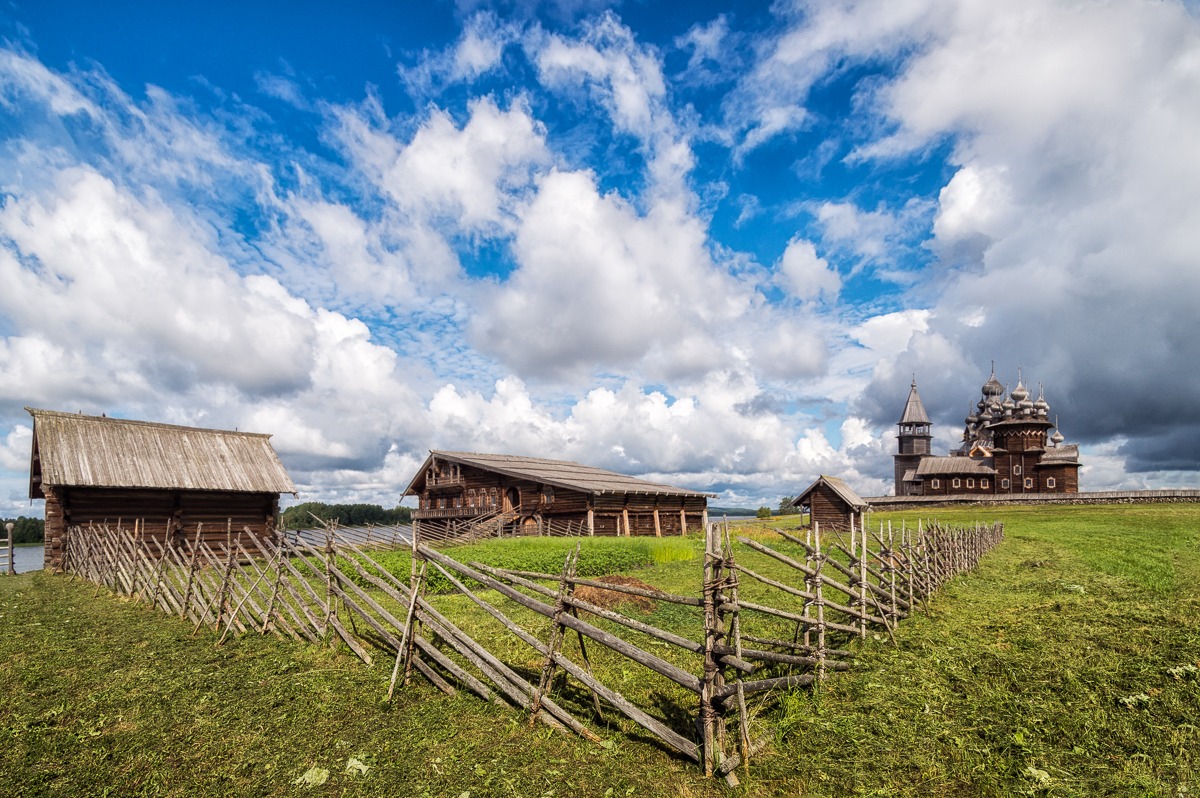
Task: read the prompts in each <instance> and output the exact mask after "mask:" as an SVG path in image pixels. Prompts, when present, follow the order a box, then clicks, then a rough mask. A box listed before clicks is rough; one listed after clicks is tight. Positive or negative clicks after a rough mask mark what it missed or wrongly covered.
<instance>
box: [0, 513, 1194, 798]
mask: <svg viewBox="0 0 1200 798" xmlns="http://www.w3.org/2000/svg"><path fill="white" fill-rule="evenodd" d="M920 515H921V516H923V517H932V515H933V514H931V513H922V514H920ZM936 517H937V518H939V519H940V520H943V521H957V522H963V523H969V522H971V521H975V520H979V521H985V522H991V521H993V520H1003V521H1004V522H1005V524H1006V530H1007V534H1006V540H1005V542H1004V543H1003V544H1002V545H1001V546H1000V547H998V548H997V549H996V550H994V551H992V552H991V553H989V554H988V555H987V556H986V557H985V558H984V561H983V563H982V565H981V567H980V568H979V569H978V570H977V571H976V572H974V573H972V574H969V575H966V576H962V577H959V578H958V579H956V580H955V581H954V582H952V583H951V584H950V585H948V586H947V588H946V589H945V590H944V591H943V592H942V593H941V594H940V595H939V596H937V597H936V599H935V600H934V601H932V602H931V603H930V613H929V615H925V614H924V613H920V614H917V615H915V616H914V617H913V618H910V619H908V620H905V621H903V622H902V623H901V624H900V626H899V628H898V631H897V638H898V642H899V648H894V647H893V646H892V645H891V642H890V640H888V638H887V636H886V634H885V635H883V637H882V639H878V638H876V637H875V636H872V637H869V638H868V640H867V641H866V644H865V645H862V646H859V645H858V644H857V643H856V644H854V650H855V668H854V669H853V670H852V671H850V672H847V673H840V674H836V675H833V676H832V677H831V678H830V679H829V681H828V682H826V684H825V685H824V687H823V689H822V690H821V691H819V692H812V691H805V690H797V691H795V692H792V693H788V694H777V695H774V696H772V697H770V698H769V699H766V700H759V699H756V700H755V701H754V702H752V711H753V712H754V713H755V715H756V726H758V727H762V728H765V727H767V726H771V727H774V728H775V729H776V735H775V742H774V745H773V746H771V747H770V748H769V749H768V750H766V751H764V752H763V753H762V754H761V755H759V756H758V757H756V758H755V759H754V760H753V762H752V764H751V767H750V771H749V773H748V774H746V773H745V771H739V775H740V776H741V779H742V786H741V787H740V788H738V789H737V790H736V791H731V790H729V789H728V788H727V787H725V785H724V784H723V783H721V782H716V781H710V780H706V779H705V778H704V777H703V776H702V775H701V774H700V771H699V769H698V768H697V767H695V766H694V765H692V764H691V763H690V762H688V761H687V760H685V759H683V758H682V757H680V756H678V755H673V754H671V753H670V752H669V751H667V750H666V749H664V748H662V747H660V746H657V745H655V744H654V743H653V742H652V741H651V740H650V739H649V738H648V737H647V736H646V735H644V734H642V733H640V732H639V731H638V730H637V729H635V728H631V727H630V726H629V724H627V723H625V722H623V721H622V720H621V719H620V718H619V716H617V715H616V713H615V712H612V711H610V710H607V708H606V712H605V714H604V717H603V718H602V719H596V718H594V717H591V716H590V714H589V713H588V711H587V705H588V702H587V698H586V695H584V694H582V693H581V692H580V691H579V690H578V689H576V688H577V686H576V685H574V684H573V683H572V684H571V685H569V686H568V687H567V688H566V689H565V690H563V689H561V688H560V689H559V691H558V692H557V693H556V698H561V701H560V703H563V704H564V705H566V706H569V707H571V708H572V709H573V710H574V711H575V712H576V714H577V716H578V717H581V719H584V720H585V722H587V723H588V724H589V725H590V726H591V727H592V728H593V729H594V730H595V731H596V732H597V733H598V734H599V735H600V736H601V737H602V738H603V740H604V743H603V744H602V745H600V746H597V745H593V744H591V743H587V742H585V741H583V740H581V739H578V738H576V737H574V736H566V735H562V734H557V733H554V732H551V731H550V730H548V729H546V728H545V727H542V726H538V727H534V728H530V727H529V724H528V721H527V718H526V717H525V716H523V715H521V714H519V713H517V712H515V711H513V710H511V709H508V708H506V707H504V706H499V705H495V704H488V703H485V702H483V701H482V700H480V699H478V698H477V697H475V696H473V695H471V694H469V693H467V692H465V691H460V692H459V694H458V695H457V696H454V697H447V696H444V695H442V694H441V693H440V692H438V691H437V690H436V689H435V688H433V687H432V686H431V685H429V684H427V683H426V682H424V681H423V680H422V679H421V678H420V677H417V679H416V680H415V681H414V684H413V685H412V686H410V687H408V688H404V689H399V690H398V691H397V693H396V698H395V700H394V701H393V702H392V703H390V704H389V703H386V702H385V701H383V697H384V694H385V692H386V687H387V678H388V675H389V672H390V666H391V662H390V659H389V658H387V657H386V656H381V657H379V658H378V659H377V661H376V663H375V664H373V665H372V666H370V667H367V666H365V665H363V664H362V663H361V662H360V661H359V660H358V659H356V658H354V657H353V656H352V655H351V654H349V652H347V651H346V650H345V649H344V648H340V649H338V650H331V649H329V648H325V647H318V646H312V645H305V644H300V643H295V642H290V641H278V640H276V639H274V638H273V637H270V636H268V637H265V638H264V637H259V636H257V635H253V636H247V637H243V638H241V639H230V640H227V641H226V642H225V644H224V645H222V646H221V647H216V646H215V645H214V643H215V641H216V635H214V634H213V633H212V632H210V631H208V630H207V629H202V630H200V631H199V632H198V633H197V634H196V635H195V636H192V627H191V624H184V623H183V622H181V621H179V620H178V619H172V618H168V617H165V616H163V615H162V614H161V613H159V612H157V611H154V610H151V609H149V608H147V607H145V606H144V605H142V606H136V605H134V603H133V602H131V601H129V600H127V599H120V598H115V597H112V596H109V595H108V594H107V593H106V592H105V591H103V590H101V591H99V595H98V596H96V595H95V594H96V593H97V590H96V587H95V586H94V585H91V584H89V583H84V582H81V581H79V580H74V581H72V580H71V579H70V578H68V577H63V576H49V575H46V574H43V573H40V572H39V573H34V574H26V575H21V576H19V577H7V578H0V795H13V796H25V795H47V796H58V795H63V796H91V795H96V796H102V795H112V796H143V795H145V796H150V795H181V796H182V795H187V796H193V795H214V796H215V795H262V796H277V795H302V796H309V795H313V796H316V795H331V796H332V795H338V796H341V795H345V796H393V795H395V796H399V795H414V796H422V795H430V796H451V797H452V798H461V796H463V795H464V794H469V795H470V796H476V797H478V796H492V795H496V796H539V797H540V798H551V796H608V797H609V798H612V797H613V796H709V795H724V794H729V793H731V792H736V793H737V794H745V795H789V796H790V795H830V796H835V795H913V796H916V795H921V796H924V795H934V796H958V795H963V796H968V795H989V796H990V795H995V796H1008V795H1045V796H1068V795H1080V796H1083V795H1136V796H1173V797H1174V796H1191V795H1196V794H1200V678H1198V677H1200V505H1186V504H1185V505H1167V504H1163V505H1128V506H1097V507H1005V508H973V509H971V510H964V511H947V510H939V511H937V512H936ZM917 518H918V514H917V513H890V514H878V513H877V514H875V515H874V516H873V519H872V520H873V522H874V523H875V524H878V523H879V522H880V521H882V522H884V523H887V522H889V521H890V522H891V523H892V524H893V526H897V525H899V524H901V523H907V524H913V523H916V520H917ZM775 523H778V524H779V525H785V524H786V525H789V526H790V525H794V524H795V523H796V521H795V519H794V518H789V519H785V520H783V521H779V522H775ZM770 525H771V522H768V524H766V525H761V524H755V525H749V526H745V527H739V529H740V530H746V531H747V532H748V534H749V536H751V537H754V538H755V539H757V540H760V541H762V542H765V543H768V544H769V545H772V546H775V547H777V548H779V549H780V550H782V551H785V552H789V553H794V549H792V547H791V546H790V544H787V543H784V542H781V539H780V538H778V537H777V536H775V535H773V534H772V533H771V532H770V531H769V526H770ZM569 545H571V543H570V542H567V541H558V540H544V539H543V540H523V541H503V542H500V543H499V544H488V545H484V546H479V547H475V548H474V549H472V550H470V551H465V552H464V551H463V550H461V549H460V550H457V551H454V552H451V554H452V556H454V557H456V558H457V559H460V560H463V561H466V560H472V559H477V560H480V561H483V562H499V561H512V560H513V559H514V558H520V563H521V564H520V565H519V566H515V567H524V568H528V567H530V566H531V565H534V564H536V563H537V562H548V563H554V562H557V563H558V565H557V566H556V567H553V568H551V567H549V566H546V565H539V566H538V568H537V569H545V570H551V571H556V570H558V568H559V567H561V562H562V559H563V557H564V556H565V554H566V546H569ZM585 545H586V546H588V547H589V549H587V550H585V551H584V554H583V555H582V557H581V564H583V563H584V562H585V561H586V559H587V558H590V559H593V560H597V561H601V562H604V564H605V566H606V567H611V568H612V569H614V570H620V571H621V572H623V573H628V574H630V575H634V576H637V577H638V578H639V579H642V580H643V581H646V582H648V583H650V584H653V585H655V586H657V587H659V588H661V589H663V590H667V591H670V592H676V593H696V592H697V591H698V589H699V584H700V568H699V562H700V549H701V544H700V541H699V540H697V539H695V538H687V539H670V540H663V541H652V540H651V541H646V540H636V539H635V540H632V541H629V540H624V541H622V540H603V541H600V540H597V541H588V542H586V543H585ZM505 547H508V548H507V549H506V548H505ZM741 556H742V553H741V552H739V557H741ZM746 556H747V558H749V557H750V554H749V553H748V552H747V553H746ZM755 556H759V555H755ZM494 558H500V559H494ZM537 558H542V559H541V560H538V559H537ZM401 560H403V556H402V555H396V561H395V562H392V563H389V565H390V567H393V568H396V569H397V570H400V569H402V568H406V567H407V562H406V561H405V562H401ZM748 561H749V560H748ZM753 562H754V566H753V567H755V568H756V570H758V569H759V567H760V565H761V564H762V563H763V560H762V559H761V558H760V559H756V560H754V561H753ZM762 570H763V571H764V572H767V573H768V574H775V575H776V576H780V575H782V574H781V572H779V571H769V570H768V569H767V567H766V566H762ZM402 572H403V571H402ZM789 581H792V582H793V583H794V581H795V580H794V577H793V578H791V579H790V580H789ZM746 589H747V591H748V592H751V591H752V590H753V589H752V588H750V587H749V586H747V588H746ZM764 595H765V594H764ZM773 598H774V600H773V601H772V602H771V603H772V604H774V605H775V606H780V607H781V608H785V607H784V603H783V602H782V601H781V600H780V599H779V594H774V596H773ZM435 603H436V604H437V605H438V606H439V608H441V609H442V610H443V611H444V612H445V613H446V614H447V615H449V616H451V617H452V618H453V619H454V620H455V622H456V623H459V624H460V625H461V626H462V627H463V628H464V629H465V630H467V631H469V632H470V633H471V634H473V635H475V636H477V637H478V639H480V641H481V642H485V643H486V644H487V645H488V646H489V647H490V648H492V650H493V651H495V652H496V654H497V655H498V656H500V657H501V658H502V659H504V660H505V661H506V662H508V663H509V664H510V665H512V666H513V667H514V668H516V669H517V670H519V671H522V672H523V673H525V674H526V675H529V674H531V673H536V671H537V669H538V667H539V666H540V662H538V658H537V655H536V654H534V652H533V651H531V650H530V649H528V648H526V647H524V646H523V644H520V643H519V642H518V641H516V640H515V639H514V638H512V636H511V635H508V634H507V633H505V632H501V631H498V628H497V625H496V624H495V623H494V622H491V621H490V619H485V618H483V617H481V615H482V613H480V612H479V611H478V610H477V609H476V608H475V607H474V606H473V605H471V604H469V603H468V602H467V601H466V600H465V599H463V598H462V597H456V596H442V597H439V598H438V599H437V600H436V602H435ZM501 606H502V609H504V611H505V612H506V613H507V614H509V616H510V617H511V618H513V619H514V620H517V621H519V622H521V623H522V624H524V625H525V626H526V628H529V629H530V630H531V631H532V632H533V633H534V634H536V635H539V636H540V637H542V638H543V639H544V638H545V636H546V635H545V632H546V624H547V623H548V622H547V621H546V620H545V619H541V618H539V617H536V616H531V615H529V614H522V613H519V612H517V611H516V610H514V609H512V608H511V607H512V605H511V604H507V603H505V604H502V605H501ZM644 617H645V619H646V620H647V622H649V623H652V624H654V625H657V626H660V627H664V628H669V629H671V630H672V631H678V632H680V633H685V634H689V635H691V636H693V638H694V639H695V634H696V632H697V630H698V629H699V624H698V623H697V622H695V620H694V618H693V617H692V616H691V615H690V614H688V613H686V612H683V611H681V610H680V609H679V608H677V607H675V606H672V605H667V604H664V603H660V604H659V605H658V608H657V609H656V610H655V611H654V612H652V613H650V614H649V615H648V616H644ZM360 626H361V625H360ZM623 636H626V637H628V638H629V639H631V640H632V641H634V642H637V643H639V644H640V645H643V646H644V647H646V648H648V649H649V650H651V651H653V652H654V653H656V654H658V655H660V656H663V657H665V658H668V659H672V660H673V661H676V662H678V663H679V664H681V665H684V666H687V667H690V668H692V669H693V671H694V670H695V666H696V660H695V659H694V658H692V657H691V655H687V654H686V652H678V651H676V650H675V649H667V648H666V647H665V646H656V645H655V644H654V643H652V642H650V641H649V640H648V639H647V638H644V637H641V636H640V635H636V634H633V633H630V632H623ZM572 645H576V646H577V644H576V643H574V642H573V638H569V640H568V646H567V654H568V655H574V654H575V653H576V650H575V649H572V648H571V646H572ZM598 648H599V647H598V646H589V653H590V654H591V655H592V659H593V664H594V665H595V668H596V672H597V675H598V676H599V677H600V678H601V680H602V681H604V682H605V683H606V684H609V685H611V686H613V687H615V688H616V689H618V690H620V691H621V692H623V693H624V694H626V695H628V696H630V697H631V698H634V697H636V699H637V701H638V702H639V703H642V704H643V705H649V706H650V707H652V711H653V712H654V713H655V714H658V715H659V716H662V717H667V718H669V719H672V720H673V722H674V725H676V726H679V725H680V723H681V721H680V720H679V719H680V718H682V717H685V715H686V713H688V712H694V709H695V707H694V703H695V702H694V698H693V697H691V696H690V695H689V694H687V693H686V692H684V691H682V690H679V689H675V688H673V686H672V685H670V684H669V683H667V682H665V680H663V679H661V678H660V677H657V676H653V675H649V674H648V672H646V671H645V670H644V669H642V668H640V667H639V666H636V665H633V664H632V663H629V662H628V661H625V660H621V659H619V658H617V657H616V656H615V655H609V653H608V652H607V651H604V650H600V651H597V649H598ZM323 771H327V772H328V773H327V775H324V776H323ZM306 774H308V778H307V779H305V778H304V777H305V775H306ZM313 782H320V783H313Z"/></svg>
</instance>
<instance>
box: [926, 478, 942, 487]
mask: <svg viewBox="0 0 1200 798" xmlns="http://www.w3.org/2000/svg"><path fill="white" fill-rule="evenodd" d="M940 486H941V484H940V483H939V482H938V481H937V480H936V479H933V480H930V482H929V487H931V488H937V487H940Z"/></svg>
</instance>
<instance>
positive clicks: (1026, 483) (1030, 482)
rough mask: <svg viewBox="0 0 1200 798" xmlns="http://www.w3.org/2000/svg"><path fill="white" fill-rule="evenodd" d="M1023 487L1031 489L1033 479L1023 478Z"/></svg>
mask: <svg viewBox="0 0 1200 798" xmlns="http://www.w3.org/2000/svg"><path fill="white" fill-rule="evenodd" d="M1025 487H1027V488H1032V487H1033V478H1032V477H1025Z"/></svg>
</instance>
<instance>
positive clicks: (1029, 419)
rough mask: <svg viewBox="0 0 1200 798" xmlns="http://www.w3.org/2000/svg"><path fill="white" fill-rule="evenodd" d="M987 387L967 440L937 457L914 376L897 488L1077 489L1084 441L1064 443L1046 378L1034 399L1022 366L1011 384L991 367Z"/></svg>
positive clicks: (970, 491) (915, 491)
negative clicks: (1007, 385)
mask: <svg viewBox="0 0 1200 798" xmlns="http://www.w3.org/2000/svg"><path fill="white" fill-rule="evenodd" d="M982 394H983V398H981V399H980V400H979V402H978V403H977V404H976V405H975V407H974V408H973V409H972V410H971V411H970V412H969V413H968V415H967V418H966V420H965V427H964V428H963V435H962V445H961V446H960V447H959V448H958V449H955V450H954V451H951V452H950V453H949V455H948V456H946V457H938V456H935V455H933V454H932V452H930V447H929V442H930V441H931V440H932V438H933V436H932V435H931V434H930V421H929V415H928V414H927V413H926V412H925V405H924V404H923V403H922V402H921V396H920V394H918V393H917V380H916V378H915V377H914V378H913V381H912V388H911V390H910V391H909V393H908V401H907V402H905V404H904V412H903V413H902V414H901V416H900V421H898V422H897V426H898V427H899V430H900V431H899V433H898V434H897V436H896V438H897V442H898V449H899V450H898V452H897V453H896V454H895V455H893V457H894V459H895V478H896V495H897V496H962V495H966V496H971V495H1000V494H1004V495H1011V494H1021V493H1077V492H1078V491H1079V466H1080V463H1079V446H1078V445H1075V444H1070V445H1064V444H1063V440H1064V439H1063V436H1062V434H1061V433H1060V432H1059V431H1058V430H1057V426H1058V422H1057V420H1056V421H1053V422H1052V421H1050V405H1049V403H1048V402H1047V401H1046V399H1045V396H1044V392H1043V391H1042V389H1041V386H1040V385H1039V386H1038V397H1037V399H1036V400H1035V399H1033V395H1032V393H1031V392H1030V390H1029V389H1028V388H1026V387H1025V384H1024V382H1023V381H1022V379H1021V376H1020V372H1019V371H1018V374H1017V387H1016V388H1014V389H1013V390H1012V391H1011V392H1009V391H1007V390H1006V389H1005V387H1004V386H1003V385H1001V384H1000V381H999V380H997V379H996V373H995V370H994V369H993V371H992V376H991V378H990V379H988V381H987V382H986V383H984V385H983V388H982ZM1050 430H1054V434H1053V435H1049V432H1050Z"/></svg>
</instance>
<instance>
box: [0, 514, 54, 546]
mask: <svg viewBox="0 0 1200 798" xmlns="http://www.w3.org/2000/svg"><path fill="white" fill-rule="evenodd" d="M5 524H12V525H13V544H14V545H17V546H19V545H21V544H22V543H41V542H43V541H45V539H46V522H45V521H43V520H42V519H41V518H26V517H25V516H23V515H22V516H18V517H16V518H0V530H2V529H3V528H4V526H5Z"/></svg>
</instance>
